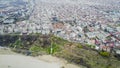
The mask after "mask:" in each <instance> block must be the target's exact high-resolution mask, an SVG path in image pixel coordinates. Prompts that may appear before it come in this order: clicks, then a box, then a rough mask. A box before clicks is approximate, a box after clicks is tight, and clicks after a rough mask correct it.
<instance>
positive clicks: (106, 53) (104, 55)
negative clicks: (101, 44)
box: [100, 52, 110, 57]
mask: <svg viewBox="0 0 120 68" xmlns="http://www.w3.org/2000/svg"><path fill="white" fill-rule="evenodd" d="M100 55H101V56H103V57H109V56H110V53H109V52H100Z"/></svg>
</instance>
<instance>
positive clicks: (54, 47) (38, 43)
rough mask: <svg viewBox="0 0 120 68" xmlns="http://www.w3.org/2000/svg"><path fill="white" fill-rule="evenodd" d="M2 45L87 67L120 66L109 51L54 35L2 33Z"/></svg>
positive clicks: (23, 52) (108, 67) (110, 67)
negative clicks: (95, 48) (55, 57)
mask: <svg viewBox="0 0 120 68" xmlns="http://www.w3.org/2000/svg"><path fill="white" fill-rule="evenodd" d="M0 43H1V46H4V45H6V46H8V47H10V48H11V49H12V50H13V51H15V52H18V53H22V54H25V55H31V56H38V55H49V54H51V55H53V56H57V57H59V58H63V59H65V60H67V61H68V62H70V63H73V64H74V63H75V64H77V65H80V66H81V65H82V66H83V67H85V68H120V65H119V64H120V61H119V60H118V59H117V58H116V57H114V55H113V54H110V53H108V52H102V51H96V50H94V49H92V48H90V47H89V46H88V45H85V44H80V43H74V42H70V41H67V40H64V39H62V38H59V37H56V36H53V35H24V36H19V35H2V36H0Z"/></svg>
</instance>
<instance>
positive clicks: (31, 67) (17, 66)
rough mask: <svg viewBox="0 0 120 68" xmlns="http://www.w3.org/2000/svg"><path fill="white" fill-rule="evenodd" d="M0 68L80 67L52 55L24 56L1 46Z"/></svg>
mask: <svg viewBox="0 0 120 68" xmlns="http://www.w3.org/2000/svg"><path fill="white" fill-rule="evenodd" d="M0 68H80V67H78V66H76V65H73V64H69V63H67V61H65V60H63V59H59V58H56V57H53V56H51V55H43V56H38V57H31V56H24V55H20V54H17V53H14V52H12V51H11V50H10V49H9V48H0Z"/></svg>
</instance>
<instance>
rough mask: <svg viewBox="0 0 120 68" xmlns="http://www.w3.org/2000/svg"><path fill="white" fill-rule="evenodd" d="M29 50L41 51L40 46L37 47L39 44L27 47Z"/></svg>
mask: <svg viewBox="0 0 120 68" xmlns="http://www.w3.org/2000/svg"><path fill="white" fill-rule="evenodd" d="M29 50H30V51H31V52H39V51H41V50H42V48H41V47H39V46H35V45H34V46H32V47H31V48H30V49H29Z"/></svg>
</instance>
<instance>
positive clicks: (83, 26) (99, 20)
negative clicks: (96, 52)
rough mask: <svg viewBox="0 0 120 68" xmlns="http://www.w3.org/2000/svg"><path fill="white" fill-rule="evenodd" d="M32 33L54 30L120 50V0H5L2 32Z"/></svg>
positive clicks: (99, 46)
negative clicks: (10, 0)
mask: <svg viewBox="0 0 120 68" xmlns="http://www.w3.org/2000/svg"><path fill="white" fill-rule="evenodd" d="M103 2H104V3H103ZM6 3H7V4H6ZM34 6H35V7H34ZM32 33H41V34H54V35H56V36H59V37H62V38H64V39H67V40H70V41H74V42H80V43H86V44H90V45H93V46H95V48H96V49H104V50H107V51H110V50H111V49H112V48H113V47H114V48H115V50H117V52H118V53H119V54H120V51H119V48H120V46H119V45H120V1H119V0H117V1H114V0H111V1H108V0H105V1H99V0H96V1H94V0H87V1H86V0H85V1H84V0H80V1H79V0H73V1H72V0H60V1H58V0H52V1H51V0H31V1H29V0H28V1H27V0H26V1H23V0H13V1H12V2H9V0H8V1H6V2H5V3H2V0H1V4H0V34H20V35H24V34H27V35H29V34H32Z"/></svg>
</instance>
